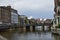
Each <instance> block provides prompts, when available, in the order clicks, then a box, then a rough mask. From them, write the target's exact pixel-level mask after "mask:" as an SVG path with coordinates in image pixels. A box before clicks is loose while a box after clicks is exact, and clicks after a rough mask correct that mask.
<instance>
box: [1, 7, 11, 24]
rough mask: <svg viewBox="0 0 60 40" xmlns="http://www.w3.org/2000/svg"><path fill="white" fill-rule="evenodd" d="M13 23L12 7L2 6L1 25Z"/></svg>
mask: <svg viewBox="0 0 60 40" xmlns="http://www.w3.org/2000/svg"><path fill="white" fill-rule="evenodd" d="M10 23H11V7H10V6H7V7H5V6H0V24H6V25H10Z"/></svg>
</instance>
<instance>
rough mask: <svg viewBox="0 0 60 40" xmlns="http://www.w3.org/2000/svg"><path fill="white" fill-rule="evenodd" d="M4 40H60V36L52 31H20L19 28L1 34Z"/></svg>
mask: <svg viewBox="0 0 60 40" xmlns="http://www.w3.org/2000/svg"><path fill="white" fill-rule="evenodd" d="M0 35H1V36H3V39H6V40H60V36H59V35H54V34H52V33H51V32H50V31H39V30H37V31H25V32H24V31H20V30H19V29H18V28H17V29H16V30H9V31H4V32H0Z"/></svg>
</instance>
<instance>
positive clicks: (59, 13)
mask: <svg viewBox="0 0 60 40" xmlns="http://www.w3.org/2000/svg"><path fill="white" fill-rule="evenodd" d="M54 3H55V8H54V11H55V14H54V19H53V26H54V27H56V26H58V24H60V0H54Z"/></svg>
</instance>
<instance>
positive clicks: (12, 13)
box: [11, 9, 18, 25]
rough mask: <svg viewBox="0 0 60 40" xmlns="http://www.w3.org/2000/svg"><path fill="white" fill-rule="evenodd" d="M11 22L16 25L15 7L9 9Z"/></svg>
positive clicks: (16, 14)
mask: <svg viewBox="0 0 60 40" xmlns="http://www.w3.org/2000/svg"><path fill="white" fill-rule="evenodd" d="M11 24H12V25H18V13H17V10H15V9H11Z"/></svg>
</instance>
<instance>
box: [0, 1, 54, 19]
mask: <svg viewBox="0 0 60 40" xmlns="http://www.w3.org/2000/svg"><path fill="white" fill-rule="evenodd" d="M7 5H11V6H12V8H14V9H16V10H18V13H19V14H20V15H26V16H28V17H29V18H32V17H33V18H53V14H54V0H0V6H7Z"/></svg>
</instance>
